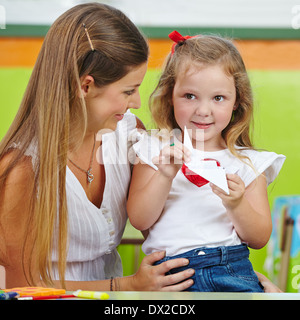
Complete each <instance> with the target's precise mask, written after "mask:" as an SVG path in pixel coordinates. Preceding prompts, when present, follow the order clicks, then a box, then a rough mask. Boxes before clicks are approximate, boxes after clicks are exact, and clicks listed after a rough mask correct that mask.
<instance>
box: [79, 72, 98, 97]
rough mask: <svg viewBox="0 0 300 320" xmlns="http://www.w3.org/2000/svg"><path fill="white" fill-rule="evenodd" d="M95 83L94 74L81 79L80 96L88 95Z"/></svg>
mask: <svg viewBox="0 0 300 320" xmlns="http://www.w3.org/2000/svg"><path fill="white" fill-rule="evenodd" d="M94 83H95V81H94V78H93V77H92V76H89V75H87V76H85V77H84V78H82V79H81V87H80V96H83V97H84V98H85V97H86V96H87V94H88V93H89V91H90V86H91V85H93V84H94Z"/></svg>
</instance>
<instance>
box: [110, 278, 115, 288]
mask: <svg viewBox="0 0 300 320" xmlns="http://www.w3.org/2000/svg"><path fill="white" fill-rule="evenodd" d="M113 280H114V278H113V277H111V278H110V291H113Z"/></svg>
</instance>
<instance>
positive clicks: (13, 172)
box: [0, 149, 34, 203]
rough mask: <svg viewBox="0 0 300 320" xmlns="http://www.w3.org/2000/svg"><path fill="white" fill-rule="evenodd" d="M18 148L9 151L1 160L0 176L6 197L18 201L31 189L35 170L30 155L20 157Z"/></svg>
mask: <svg viewBox="0 0 300 320" xmlns="http://www.w3.org/2000/svg"><path fill="white" fill-rule="evenodd" d="M18 153H19V150H18V149H12V150H10V151H9V152H7V153H6V154H5V155H4V156H3V157H2V159H1V160H0V177H1V181H3V182H4V184H3V188H5V199H6V200H8V201H10V198H11V199H12V201H13V202H14V203H16V201H17V199H18V198H21V197H23V196H24V193H25V192H27V191H28V190H29V185H30V182H33V181H34V172H33V167H32V160H31V157H30V156H27V155H23V156H21V157H20V159H18Z"/></svg>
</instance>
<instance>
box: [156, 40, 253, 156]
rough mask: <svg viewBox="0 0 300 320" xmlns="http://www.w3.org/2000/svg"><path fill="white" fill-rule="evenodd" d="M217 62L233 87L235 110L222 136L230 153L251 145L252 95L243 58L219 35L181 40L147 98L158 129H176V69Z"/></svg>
mask: <svg viewBox="0 0 300 320" xmlns="http://www.w3.org/2000/svg"><path fill="white" fill-rule="evenodd" d="M195 64H201V65H206V66H207V65H216V64H218V65H220V66H222V67H223V68H224V72H225V73H226V74H227V75H229V76H232V77H233V79H234V83H235V88H236V103H235V105H236V106H237V108H236V110H234V111H233V115H232V119H231V121H230V123H229V124H228V126H227V127H226V128H225V129H224V130H223V132H222V136H223V138H224V140H225V143H226V145H227V147H228V149H229V150H230V152H231V153H232V154H234V155H235V156H237V157H238V158H244V157H243V156H241V155H240V154H239V153H237V151H236V148H235V146H239V147H245V148H253V145H252V142H251V138H250V128H251V126H252V119H253V97H252V90H251V86H250V81H249V78H248V75H247V71H246V68H245V65H244V62H243V59H242V57H241V55H240V53H239V52H238V50H237V49H236V47H235V46H234V44H233V42H232V41H230V40H227V39H224V38H221V37H219V36H214V35H199V36H196V37H193V38H190V39H187V40H185V41H184V44H181V45H177V46H176V47H175V52H174V54H171V53H170V54H169V55H168V57H167V58H166V61H165V64H164V66H163V70H162V74H161V77H160V79H159V82H158V85H157V87H156V88H155V90H154V92H153V93H152V95H151V97H150V110H151V112H152V117H153V120H154V121H155V123H156V125H157V127H158V128H159V129H168V130H173V129H175V128H179V126H178V123H177V122H176V119H175V116H174V107H173V101H172V94H173V89H174V86H175V82H176V78H177V76H178V74H179V72H186V71H187V70H188V69H189V67H190V66H191V65H195Z"/></svg>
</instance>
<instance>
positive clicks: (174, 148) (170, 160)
mask: <svg viewBox="0 0 300 320" xmlns="http://www.w3.org/2000/svg"><path fill="white" fill-rule="evenodd" d="M190 155H191V152H190V151H189V150H188V149H187V148H186V147H185V146H184V145H183V144H182V143H180V142H178V141H177V142H176V144H172V145H170V146H165V147H164V148H163V149H162V150H161V151H160V154H159V156H157V157H154V158H153V159H152V162H153V163H154V164H155V165H156V166H157V167H158V169H159V172H160V173H161V174H162V175H164V176H165V177H167V178H170V179H173V178H174V177H175V176H176V174H177V172H178V170H179V169H180V168H181V166H182V164H183V162H189V161H190Z"/></svg>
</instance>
